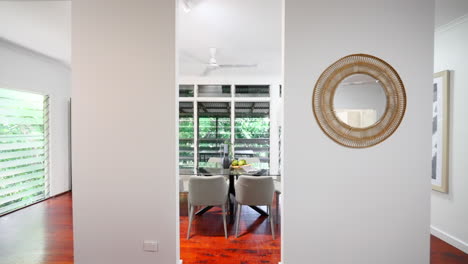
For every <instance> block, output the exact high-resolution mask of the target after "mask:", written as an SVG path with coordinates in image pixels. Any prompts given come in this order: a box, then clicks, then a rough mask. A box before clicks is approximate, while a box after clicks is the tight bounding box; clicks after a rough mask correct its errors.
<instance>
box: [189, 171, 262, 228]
mask: <svg viewBox="0 0 468 264" xmlns="http://www.w3.org/2000/svg"><path fill="white" fill-rule="evenodd" d="M197 175H199V176H214V175H222V176H225V177H226V178H229V188H228V190H229V191H228V194H229V195H228V199H229V214H230V215H231V220H232V219H233V216H234V201H235V199H236V198H235V197H236V189H235V187H234V183H235V179H237V178H238V177H239V176H241V175H250V176H259V177H261V176H271V175H270V174H269V171H268V170H266V169H256V170H252V171H246V170H244V169H242V168H229V169H224V168H199V169H198V170H197ZM211 208H213V206H207V207H204V208H203V209H201V210H199V211H198V212H196V215H202V214H204V213H206V212H207V211H208V210H210V209H211ZM250 208H252V209H253V210H255V211H256V212H258V213H259V214H260V215H263V216H268V213H267V212H265V211H264V210H263V209H262V208H260V207H258V206H253V205H252V206H250Z"/></svg>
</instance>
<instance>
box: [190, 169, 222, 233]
mask: <svg viewBox="0 0 468 264" xmlns="http://www.w3.org/2000/svg"><path fill="white" fill-rule="evenodd" d="M188 192H189V193H188V215H189V225H188V230H187V239H189V238H190V229H191V227H192V220H193V217H194V216H195V206H221V209H222V210H223V213H222V214H223V224H224V236H225V237H226V238H227V237H228V235H227V228H226V203H227V198H228V184H227V183H226V180H225V178H224V176H191V177H190V179H189V184H188Z"/></svg>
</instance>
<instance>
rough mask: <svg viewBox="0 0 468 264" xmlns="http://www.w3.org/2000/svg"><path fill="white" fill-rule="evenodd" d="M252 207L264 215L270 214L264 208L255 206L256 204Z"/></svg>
mask: <svg viewBox="0 0 468 264" xmlns="http://www.w3.org/2000/svg"><path fill="white" fill-rule="evenodd" d="M250 208H252V209H254V210H255V211H256V212H257V213H259V214H261V215H263V216H268V214H267V213H266V212H265V211H263V209H261V208H259V207H257V206H254V205H251V206H250Z"/></svg>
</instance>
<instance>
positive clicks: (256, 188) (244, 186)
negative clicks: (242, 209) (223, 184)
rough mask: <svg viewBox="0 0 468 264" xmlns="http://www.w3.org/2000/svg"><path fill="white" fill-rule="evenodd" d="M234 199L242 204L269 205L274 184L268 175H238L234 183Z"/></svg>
mask: <svg viewBox="0 0 468 264" xmlns="http://www.w3.org/2000/svg"><path fill="white" fill-rule="evenodd" d="M235 188H236V200H237V201H238V202H239V203H241V204H244V205H271V204H272V202H273V194H274V192H275V185H274V183H273V178H272V177H269V176H265V177H258V176H240V177H239V179H238V180H237V182H236V185H235Z"/></svg>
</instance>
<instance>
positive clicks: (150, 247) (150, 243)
mask: <svg viewBox="0 0 468 264" xmlns="http://www.w3.org/2000/svg"><path fill="white" fill-rule="evenodd" d="M143 251H148V252H158V241H154V240H145V241H143Z"/></svg>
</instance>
